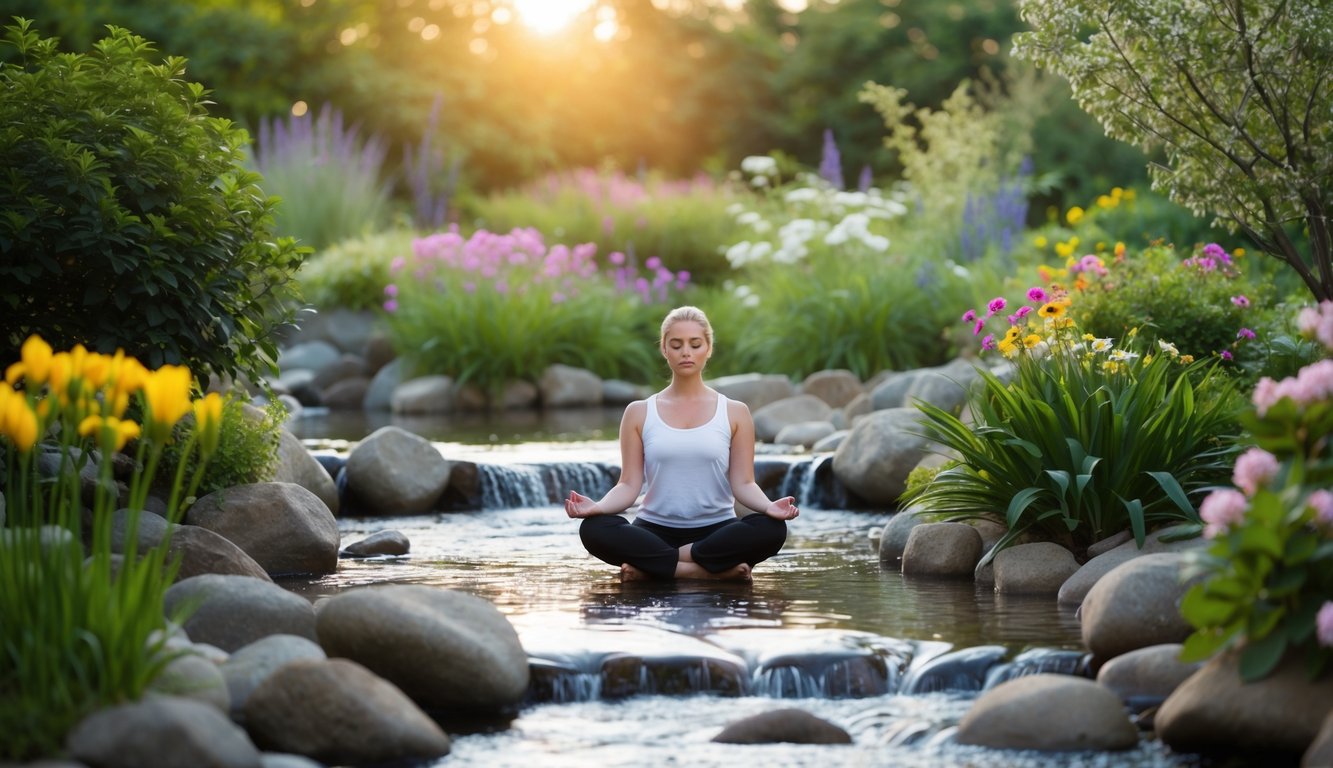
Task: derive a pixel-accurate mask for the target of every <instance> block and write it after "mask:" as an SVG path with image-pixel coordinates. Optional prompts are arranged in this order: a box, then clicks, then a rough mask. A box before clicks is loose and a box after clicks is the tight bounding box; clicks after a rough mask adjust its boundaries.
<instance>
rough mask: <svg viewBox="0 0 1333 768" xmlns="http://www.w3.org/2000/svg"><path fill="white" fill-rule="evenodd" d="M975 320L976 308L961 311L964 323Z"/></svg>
mask: <svg viewBox="0 0 1333 768" xmlns="http://www.w3.org/2000/svg"><path fill="white" fill-rule="evenodd" d="M976 321H977V312H976V310H974V309H969V310H968V311H966V312H964V313H963V322H964V323H975V322H976Z"/></svg>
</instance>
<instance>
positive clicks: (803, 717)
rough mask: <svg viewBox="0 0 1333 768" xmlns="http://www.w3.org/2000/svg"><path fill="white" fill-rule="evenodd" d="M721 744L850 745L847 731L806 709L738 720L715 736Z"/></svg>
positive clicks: (766, 713) (769, 713) (850, 739)
mask: <svg viewBox="0 0 1333 768" xmlns="http://www.w3.org/2000/svg"><path fill="white" fill-rule="evenodd" d="M713 741H715V742H718V743H720V744H777V743H782V742H785V743H788V744H851V743H852V737H851V736H850V735H849V734H848V733H847V731H845V730H843V729H842V728H840V727H838V726H836V725H834V724H833V723H830V722H829V721H827V720H824V719H822V718H819V717H816V716H814V715H812V714H810V713H809V712H806V711H805V710H803V709H793V708H783V709H775V710H772V711H770V712H763V713H761V714H758V715H754V716H752V717H747V718H745V719H743V720H737V721H736V722H734V723H731V724H729V725H727V727H725V728H723V729H722V732H721V733H719V734H718V735H716V736H714V737H713Z"/></svg>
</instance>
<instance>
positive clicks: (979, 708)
mask: <svg viewBox="0 0 1333 768" xmlns="http://www.w3.org/2000/svg"><path fill="white" fill-rule="evenodd" d="M957 739H958V742H959V743H961V744H975V745H978V746H983V747H989V748H992V749H1036V750H1043V751H1074V750H1122V749H1130V748H1132V747H1134V746H1136V745H1137V744H1138V742H1139V734H1138V729H1136V728H1135V727H1134V724H1133V723H1131V722H1130V721H1129V717H1128V716H1127V715H1126V714H1125V709H1124V705H1123V704H1122V703H1121V701H1120V698H1119V697H1118V696H1116V695H1115V694H1114V693H1112V692H1111V691H1110V690H1108V689H1106V688H1103V687H1102V686H1100V685H1098V684H1096V683H1094V682H1092V681H1091V680H1087V679H1085V678H1081V677H1072V676H1070V675H1050V674H1037V675H1027V676H1024V677H1019V678H1016V679H1014V680H1010V681H1008V682H1004V683H1001V684H1000V685H997V686H995V687H994V688H992V689H990V690H988V691H986V692H984V693H982V694H981V696H979V697H978V698H977V700H976V702H975V703H973V705H972V707H971V709H969V710H968V711H967V714H966V715H964V716H963V720H962V722H961V723H959V725H958V736H957Z"/></svg>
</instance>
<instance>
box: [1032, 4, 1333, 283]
mask: <svg viewBox="0 0 1333 768" xmlns="http://www.w3.org/2000/svg"><path fill="white" fill-rule="evenodd" d="M1020 14H1021V16H1022V18H1023V20H1024V21H1025V22H1027V24H1028V25H1029V26H1030V27H1031V31H1028V32H1024V33H1021V34H1019V35H1017V36H1016V37H1015V39H1014V44H1015V45H1014V48H1015V53H1016V54H1017V55H1018V56H1020V57H1022V58H1026V59H1029V60H1031V61H1033V62H1034V63H1036V64H1037V65H1038V66H1042V67H1046V68H1048V69H1050V70H1052V71H1054V72H1056V73H1058V74H1060V75H1062V76H1064V77H1065V78H1067V79H1068V80H1069V82H1070V84H1071V86H1072V88H1073V91H1074V95H1075V98H1077V99H1078V101H1079V104H1080V105H1081V106H1082V107H1083V109H1084V110H1086V111H1087V112H1088V113H1090V114H1092V115H1093V116H1095V117H1096V118H1098V119H1099V120H1100V121H1101V123H1102V127H1103V128H1104V130H1105V131H1106V133H1107V135H1109V136H1111V137H1112V138H1116V139H1120V140H1122V141H1126V142H1130V143H1134V144H1138V145H1140V146H1141V147H1142V148H1143V149H1144V150H1145V151H1151V150H1154V149H1161V150H1163V152H1164V156H1165V158H1166V160H1165V164H1158V165H1154V166H1153V167H1151V168H1150V169H1149V170H1150V174H1151V176H1152V179H1153V186H1154V188H1156V189H1159V190H1163V191H1165V192H1166V194H1167V195H1168V196H1170V197H1171V198H1172V199H1173V200H1175V201H1176V202H1179V203H1181V204H1182V205H1184V206H1186V207H1187V208H1189V209H1190V210H1192V211H1193V212H1194V213H1195V215H1205V214H1208V213H1211V214H1213V215H1214V216H1215V217H1217V219H1218V222H1219V223H1221V224H1225V225H1227V226H1229V227H1230V228H1231V229H1232V230H1233V231H1234V230H1236V229H1239V230H1240V231H1242V232H1243V233H1244V234H1245V235H1247V236H1248V237H1249V238H1250V239H1251V240H1253V241H1254V243H1255V244H1256V245H1257V246H1258V247H1259V248H1260V249H1261V250H1263V251H1265V252H1267V253H1269V254H1271V255H1273V256H1275V257H1276V258H1278V259H1280V260H1281V261H1283V262H1285V263H1287V264H1288V265H1290V266H1291V267H1292V268H1293V269H1294V270H1296V272H1297V273H1298V274H1299V275H1300V277H1301V279H1302V280H1304V282H1305V284H1306V286H1307V287H1308V288H1309V289H1310V291H1311V292H1312V293H1313V294H1314V296H1315V298H1316V299H1317V300H1324V299H1333V264H1331V263H1330V242H1329V237H1330V230H1329V222H1328V208H1329V202H1330V198H1331V197H1333V141H1331V140H1333V121H1330V120H1329V116H1330V115H1331V114H1333V83H1330V79H1331V78H1333V5H1330V4H1329V3H1326V2H1315V3H1304V2H1291V1H1290V0H1191V1H1190V2H1181V1H1180V0H1134V1H1133V2H1113V3H1107V2H1103V1H1102V0H1021V2H1020Z"/></svg>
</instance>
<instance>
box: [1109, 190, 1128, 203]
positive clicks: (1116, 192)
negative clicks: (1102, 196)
mask: <svg viewBox="0 0 1333 768" xmlns="http://www.w3.org/2000/svg"><path fill="white" fill-rule="evenodd" d="M1124 194H1125V190H1123V189H1121V188H1120V187H1111V197H1113V198H1115V199H1116V201H1117V202H1119V200H1120V198H1121V197H1123V196H1124Z"/></svg>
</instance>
